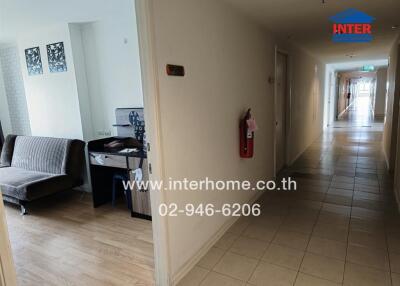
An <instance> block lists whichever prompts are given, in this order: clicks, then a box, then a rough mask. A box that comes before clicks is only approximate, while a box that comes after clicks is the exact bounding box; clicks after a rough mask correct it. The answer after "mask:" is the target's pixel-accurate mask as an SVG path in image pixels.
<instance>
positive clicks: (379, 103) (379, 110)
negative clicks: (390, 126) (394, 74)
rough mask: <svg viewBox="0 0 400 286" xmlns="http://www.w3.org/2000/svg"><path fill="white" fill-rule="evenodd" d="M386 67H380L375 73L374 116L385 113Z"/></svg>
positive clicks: (380, 115)
mask: <svg viewBox="0 0 400 286" xmlns="http://www.w3.org/2000/svg"><path fill="white" fill-rule="evenodd" d="M386 80H387V68H380V69H378V71H377V73H376V92H375V111H374V113H375V116H378V117H383V116H384V115H385V103H386V102H385V101H386Z"/></svg>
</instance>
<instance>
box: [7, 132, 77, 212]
mask: <svg viewBox="0 0 400 286" xmlns="http://www.w3.org/2000/svg"><path fill="white" fill-rule="evenodd" d="M84 148H85V143H84V142H83V141H80V140H70V139H62V138H47V137H31V136H16V135H10V136H8V137H7V138H6V140H5V142H4V146H3V148H2V152H1V156H0V189H1V192H2V194H3V199H4V200H5V201H8V202H11V203H16V204H19V205H20V206H21V211H22V214H26V205H27V203H28V202H31V201H34V200H37V199H39V198H42V197H45V196H48V195H51V194H54V193H57V192H60V191H64V190H68V189H72V188H74V187H78V186H80V185H82V184H83V179H82V174H83V166H84V157H85V155H84Z"/></svg>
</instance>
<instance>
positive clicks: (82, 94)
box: [68, 24, 97, 141]
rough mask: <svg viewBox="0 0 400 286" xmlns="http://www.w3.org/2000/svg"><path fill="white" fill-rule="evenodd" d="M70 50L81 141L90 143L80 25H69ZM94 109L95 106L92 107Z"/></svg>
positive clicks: (88, 99)
mask: <svg viewBox="0 0 400 286" xmlns="http://www.w3.org/2000/svg"><path fill="white" fill-rule="evenodd" d="M68 26H69V33H70V37H71V48H72V54H73V61H74V66H75V76H76V84H77V88H78V100H79V110H80V114H81V119H82V132H83V139H85V141H90V140H93V138H95V136H94V131H93V121H92V110H93V109H92V102H91V100H90V95H89V88H88V81H87V73H86V63H85V54H84V48H83V41H82V29H81V25H80V24H69V25H68ZM93 107H94V108H96V107H97V106H96V105H94V106H93Z"/></svg>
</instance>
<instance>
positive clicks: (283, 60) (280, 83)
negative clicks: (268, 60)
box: [275, 51, 288, 173]
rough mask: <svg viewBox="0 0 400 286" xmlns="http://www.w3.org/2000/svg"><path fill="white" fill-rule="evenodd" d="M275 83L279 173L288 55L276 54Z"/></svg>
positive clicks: (283, 154) (283, 151) (283, 162)
mask: <svg viewBox="0 0 400 286" xmlns="http://www.w3.org/2000/svg"><path fill="white" fill-rule="evenodd" d="M275 69H276V71H275V72H276V82H275V88H276V91H275V144H276V145H275V170H276V173H279V171H281V170H282V169H283V168H284V167H285V165H286V145H287V144H286V137H287V130H286V123H287V120H286V114H287V112H286V110H287V109H286V107H287V93H288V92H287V91H288V55H287V54H286V53H283V52H280V51H277V52H276V67H275Z"/></svg>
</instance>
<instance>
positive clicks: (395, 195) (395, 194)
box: [393, 186, 400, 213]
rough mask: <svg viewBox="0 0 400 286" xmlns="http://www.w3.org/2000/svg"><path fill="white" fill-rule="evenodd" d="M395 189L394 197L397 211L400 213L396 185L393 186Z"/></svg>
mask: <svg viewBox="0 0 400 286" xmlns="http://www.w3.org/2000/svg"><path fill="white" fill-rule="evenodd" d="M393 191H394V198H395V200H396V205H397V211H398V212H399V213H400V201H399V195H398V194H397V188H396V186H395V187H394V188H393Z"/></svg>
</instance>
